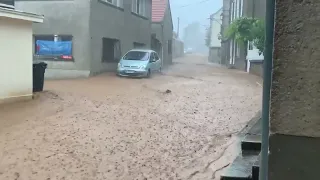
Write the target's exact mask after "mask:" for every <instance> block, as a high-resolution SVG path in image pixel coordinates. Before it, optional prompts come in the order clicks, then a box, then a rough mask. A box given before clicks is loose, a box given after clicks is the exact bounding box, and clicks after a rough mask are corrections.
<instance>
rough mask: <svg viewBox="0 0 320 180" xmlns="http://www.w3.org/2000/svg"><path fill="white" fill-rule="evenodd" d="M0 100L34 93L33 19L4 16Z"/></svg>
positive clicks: (1, 23)
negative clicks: (25, 19)
mask: <svg viewBox="0 0 320 180" xmlns="http://www.w3.org/2000/svg"><path fill="white" fill-rule="evenodd" d="M0 39H1V40H0V47H1V48H0V64H1V66H0V103H1V102H4V101H10V100H9V99H11V100H12V99H17V98H23V97H29V98H31V96H32V22H30V21H23V20H16V19H11V18H6V17H0Z"/></svg>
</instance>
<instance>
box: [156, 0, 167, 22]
mask: <svg viewBox="0 0 320 180" xmlns="http://www.w3.org/2000/svg"><path fill="white" fill-rule="evenodd" d="M167 6H168V0H152V22H161V21H162V20H163V18H164V15H165V13H166V10H167Z"/></svg>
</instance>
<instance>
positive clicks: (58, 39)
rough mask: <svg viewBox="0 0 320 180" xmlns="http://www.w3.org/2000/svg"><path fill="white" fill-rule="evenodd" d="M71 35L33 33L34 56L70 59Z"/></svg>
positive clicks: (71, 57)
mask: <svg viewBox="0 0 320 180" xmlns="http://www.w3.org/2000/svg"><path fill="white" fill-rule="evenodd" d="M72 43H73V42H72V36H71V35H35V36H34V56H35V58H40V59H46V60H53V61H70V60H71V61H72V60H74V58H73V53H72Z"/></svg>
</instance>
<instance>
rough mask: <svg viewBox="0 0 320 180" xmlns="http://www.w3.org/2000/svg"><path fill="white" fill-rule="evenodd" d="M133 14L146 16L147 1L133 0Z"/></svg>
mask: <svg viewBox="0 0 320 180" xmlns="http://www.w3.org/2000/svg"><path fill="white" fill-rule="evenodd" d="M132 12H134V13H136V14H139V15H142V16H145V15H146V0H132Z"/></svg>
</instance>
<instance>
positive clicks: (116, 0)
mask: <svg viewBox="0 0 320 180" xmlns="http://www.w3.org/2000/svg"><path fill="white" fill-rule="evenodd" d="M105 1H106V2H108V3H110V4H113V5H115V6H118V7H123V0H105Z"/></svg>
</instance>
